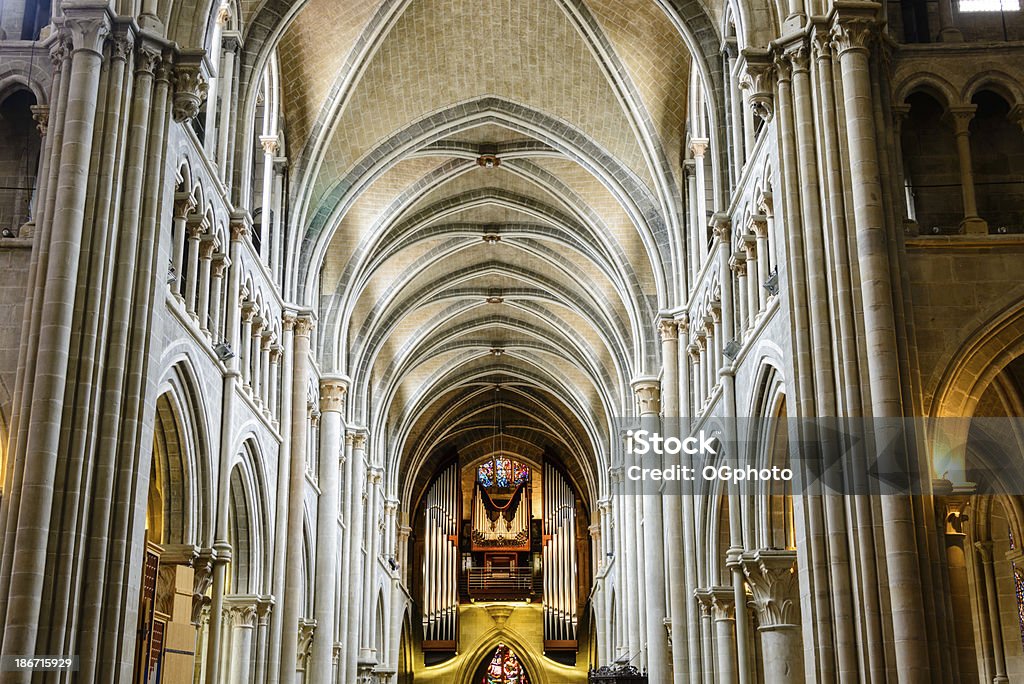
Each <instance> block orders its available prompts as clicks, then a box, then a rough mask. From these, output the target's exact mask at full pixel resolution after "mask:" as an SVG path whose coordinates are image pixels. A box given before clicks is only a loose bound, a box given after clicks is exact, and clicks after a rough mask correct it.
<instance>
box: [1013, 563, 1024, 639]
mask: <svg viewBox="0 0 1024 684" xmlns="http://www.w3.org/2000/svg"><path fill="white" fill-rule="evenodd" d="M1013 583H1014V585H1015V586H1014V589H1015V590H1016V593H1017V622H1018V623H1020V640H1021V643H1022V644H1024V571H1022V570H1021V569H1020V568H1018V567H1017V565H1016V564H1014V565H1013Z"/></svg>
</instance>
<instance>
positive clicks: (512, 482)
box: [476, 458, 530, 489]
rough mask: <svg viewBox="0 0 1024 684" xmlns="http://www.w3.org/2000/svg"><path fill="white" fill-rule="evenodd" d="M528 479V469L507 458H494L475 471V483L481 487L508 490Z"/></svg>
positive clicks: (526, 466)
mask: <svg viewBox="0 0 1024 684" xmlns="http://www.w3.org/2000/svg"><path fill="white" fill-rule="evenodd" d="M529 479H530V467H529V466H528V465H526V464H525V463H520V462H519V461H513V460H512V459H509V458H496V459H494V460H492V461H487V462H485V463H482V464H481V465H480V466H479V467H478V468H477V469H476V481H477V482H479V483H480V485H481V486H483V487H500V488H502V489H510V488H512V487H518V486H519V485H521V484H523V483H524V482H526V481H527V480H529Z"/></svg>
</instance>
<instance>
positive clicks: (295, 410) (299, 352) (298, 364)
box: [278, 314, 352, 684]
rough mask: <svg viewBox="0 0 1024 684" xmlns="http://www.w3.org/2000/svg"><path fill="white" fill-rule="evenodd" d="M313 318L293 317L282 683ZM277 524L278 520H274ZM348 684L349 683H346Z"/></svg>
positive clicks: (295, 577)
mask: <svg viewBox="0 0 1024 684" xmlns="http://www.w3.org/2000/svg"><path fill="white" fill-rule="evenodd" d="M313 325H314V322H313V317H312V316H311V315H310V314H302V315H299V316H297V317H296V318H295V328H294V343H293V344H294V367H293V369H292V378H291V381H292V384H291V409H292V411H291V417H290V420H291V448H290V450H291V459H290V463H289V468H288V472H289V477H288V537H287V552H286V560H285V586H284V595H283V596H282V600H283V606H282V609H281V619H282V633H281V640H282V641H281V678H280V681H281V682H282V683H283V684H292V683H293V682H294V681H295V663H296V660H297V657H298V639H297V638H296V636H295V635H296V632H295V630H297V629H298V627H299V618H300V617H301V616H302V605H301V600H302V556H303V549H302V539H303V528H302V512H303V506H302V500H303V493H304V492H305V488H306V434H307V433H306V424H307V417H306V392H307V390H308V387H309V336H310V333H311V332H312V331H313ZM278 522H279V524H280V522H281V521H278ZM348 681H352V680H348Z"/></svg>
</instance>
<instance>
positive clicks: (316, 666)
mask: <svg viewBox="0 0 1024 684" xmlns="http://www.w3.org/2000/svg"><path fill="white" fill-rule="evenodd" d="M347 391H348V379H347V378H344V377H341V376H326V377H324V378H322V379H321V380H320V478H319V480H320V496H319V497H318V498H317V515H316V576H315V578H314V586H315V589H314V598H315V603H314V608H313V613H314V616H315V617H316V623H317V625H318V627H319V628H318V629H317V631H316V637H315V638H314V639H313V651H312V662H311V664H310V681H313V682H330V681H331V679H332V672H333V670H334V667H333V660H334V641H335V634H334V626H335V614H334V608H335V605H336V602H337V596H335V590H336V588H337V585H338V567H337V559H338V462H339V461H340V460H341V458H342V456H343V453H344V452H343V448H344V447H343V444H342V435H343V434H344V431H345V423H344V413H345V394H346V392H347Z"/></svg>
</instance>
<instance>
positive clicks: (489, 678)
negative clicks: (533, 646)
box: [480, 644, 530, 684]
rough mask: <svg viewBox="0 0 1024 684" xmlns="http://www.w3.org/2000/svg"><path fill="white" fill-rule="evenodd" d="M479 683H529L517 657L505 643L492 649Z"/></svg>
mask: <svg viewBox="0 0 1024 684" xmlns="http://www.w3.org/2000/svg"><path fill="white" fill-rule="evenodd" d="M480 684H530V679H529V677H527V676H526V671H525V670H524V669H523V665H522V663H520V662H519V658H518V657H517V656H516V654H515V653H513V652H512V649H510V648H509V647H508V646H506V645H505V644H501V645H500V646H498V648H497V649H496V650H495V651H494V657H493V658H491V664H490V665H488V666H487V672H485V673H484V678H483V680H481V682H480Z"/></svg>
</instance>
